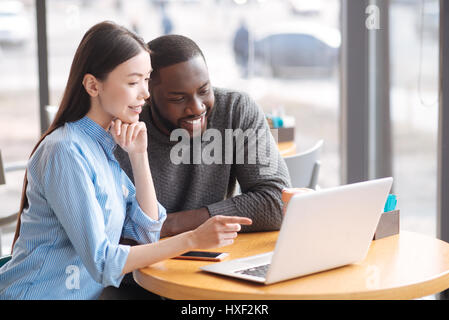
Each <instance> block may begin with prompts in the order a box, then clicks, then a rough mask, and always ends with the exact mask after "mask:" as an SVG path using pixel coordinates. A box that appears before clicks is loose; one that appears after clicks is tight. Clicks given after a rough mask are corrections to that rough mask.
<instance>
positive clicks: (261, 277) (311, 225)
mask: <svg viewBox="0 0 449 320" xmlns="http://www.w3.org/2000/svg"><path fill="white" fill-rule="evenodd" d="M392 184H393V178H391V177H389V178H383V179H376V180H370V181H365V182H359V183H354V184H348V185H343V186H339V187H335V188H329V189H322V190H319V191H315V192H310V193H303V194H298V195H295V196H293V197H292V198H291V199H290V201H289V203H288V206H287V211H286V213H285V216H284V220H283V222H282V226H281V230H280V231H279V236H278V240H277V242H276V246H275V249H274V251H272V252H267V253H263V254H259V255H255V256H250V257H246V258H240V259H234V260H229V261H224V262H219V263H215V264H209V265H206V266H203V267H201V268H200V269H201V270H204V271H207V272H212V273H216V274H220V275H225V276H230V277H234V278H239V279H244V280H250V281H255V282H259V283H263V284H271V283H276V282H279V281H284V280H288V279H292V278H296V277H300V276H304V275H308V274H312V273H316V272H320V271H324V270H329V269H333V268H337V267H341V266H344V265H348V264H352V263H356V262H359V261H361V260H363V259H364V258H365V257H366V255H367V253H368V249H369V246H370V244H371V241H372V240H373V236H374V233H375V231H376V228H377V224H378V222H379V219H380V216H381V214H382V211H383V208H384V205H385V201H386V200H387V196H388V193H389V192H390V189H391V185H392Z"/></svg>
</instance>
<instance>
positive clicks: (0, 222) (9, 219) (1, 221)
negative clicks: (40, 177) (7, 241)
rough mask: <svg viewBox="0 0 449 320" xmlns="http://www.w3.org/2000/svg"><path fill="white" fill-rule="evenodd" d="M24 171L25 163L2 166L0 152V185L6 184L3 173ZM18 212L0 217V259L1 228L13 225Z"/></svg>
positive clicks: (0, 246) (0, 244) (0, 248)
mask: <svg viewBox="0 0 449 320" xmlns="http://www.w3.org/2000/svg"><path fill="white" fill-rule="evenodd" d="M25 169H26V162H25V161H24V162H15V163H11V164H8V165H6V164H5V165H4V164H3V158H2V153H1V150H0V185H2V184H6V179H5V173H6V172H13V171H19V170H25ZM17 216H18V212H15V213H12V214H8V215H6V216H4V215H3V214H2V215H1V216H0V257H1V255H2V230H1V227H2V226H5V225H8V224H10V223H13V222H14V221H16V220H17Z"/></svg>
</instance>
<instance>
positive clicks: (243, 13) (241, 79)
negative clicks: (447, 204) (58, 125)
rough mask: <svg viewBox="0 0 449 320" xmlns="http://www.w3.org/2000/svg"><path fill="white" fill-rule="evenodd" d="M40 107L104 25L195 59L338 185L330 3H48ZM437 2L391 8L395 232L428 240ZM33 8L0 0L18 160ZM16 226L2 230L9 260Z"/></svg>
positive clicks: (395, 0)
mask: <svg viewBox="0 0 449 320" xmlns="http://www.w3.org/2000/svg"><path fill="white" fill-rule="evenodd" d="M46 7H47V36H48V69H49V70H48V71H49V89H50V90H49V91H50V104H52V105H58V104H59V102H60V99H61V97H62V92H63V90H64V87H65V84H66V81H67V76H68V73H69V69H70V65H71V62H72V58H73V55H74V53H75V50H76V48H77V46H78V44H79V42H80V40H81V37H82V36H83V34H84V33H85V32H86V31H87V30H88V29H89V28H90V27H91V26H92V25H94V24H95V23H97V22H100V21H103V20H113V21H115V22H117V23H119V24H122V25H124V26H126V27H128V28H130V29H132V30H134V31H135V32H136V33H138V34H139V35H140V36H142V37H143V38H144V39H145V41H147V42H148V41H150V40H152V39H153V38H155V37H157V36H160V35H162V34H167V33H176V34H183V35H186V36H188V37H190V38H192V39H193V40H194V41H195V42H197V44H198V45H199V46H200V48H201V49H202V50H203V52H204V54H205V57H206V60H207V64H208V67H209V72H210V76H211V80H212V83H213V85H214V86H218V87H227V88H232V89H237V90H242V91H246V92H248V93H249V94H250V95H251V96H252V97H253V98H254V99H255V100H256V101H257V102H258V104H259V105H260V107H261V108H262V109H263V110H264V111H265V112H266V113H267V114H268V113H276V112H282V113H284V114H287V115H289V116H292V117H294V120H295V121H294V125H295V142H296V146H297V150H298V151H299V152H301V151H303V150H306V149H308V148H310V147H312V146H313V145H314V144H315V143H316V142H317V141H318V140H320V139H323V140H324V148H323V150H322V153H321V172H320V176H319V181H318V184H319V185H320V186H321V187H322V188H326V187H332V186H336V185H339V184H341V179H340V177H341V161H340V159H341V155H340V143H341V141H340V129H339V128H340V62H339V61H340V60H339V55H340V47H341V23H340V20H341V18H340V11H341V2H340V1H339V0H323V1H319V0H313V1H312V0H178V1H177V0H171V1H162V0H159V1H156V0H153V1H150V0H127V1H123V0H94V1H89V0H85V1H83V0H47V1H46ZM438 19H439V6H438V0H391V1H390V10H389V23H390V40H389V44H390V84H391V86H390V108H391V119H392V158H393V175H394V178H395V193H396V194H398V205H399V208H400V209H401V229H405V230H410V231H416V232H421V233H426V234H429V235H434V236H435V235H436V220H437V219H436V174H437V173H436V171H437V157H436V150H437V123H438ZM38 80H39V78H38V58H37V40H36V8H35V1H34V0H22V1H9V0H8V1H6V0H0V150H1V153H2V155H3V159H4V161H5V162H6V163H13V162H16V161H24V160H26V159H28V157H29V154H30V152H31V150H32V148H33V146H34V145H35V143H36V142H37V140H38V138H39V136H40V126H39V91H38ZM23 174H24V173H23V171H21V172H20V171H19V172H12V173H8V174H7V176H6V181H7V184H6V185H4V186H0V215H1V214H3V212H4V213H5V214H6V213H11V212H13V211H14V210H17V209H18V207H19V200H20V193H21V188H22V181H23ZM14 226H15V224H14V223H12V224H11V225H9V226H3V227H2V231H3V237H2V239H3V241H2V246H3V253H6V252H9V250H10V246H11V241H12V233H13V230H14Z"/></svg>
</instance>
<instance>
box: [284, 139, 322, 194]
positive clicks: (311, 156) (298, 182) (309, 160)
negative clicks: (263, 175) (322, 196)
mask: <svg viewBox="0 0 449 320" xmlns="http://www.w3.org/2000/svg"><path fill="white" fill-rule="evenodd" d="M323 143H324V141H323V140H320V141H318V142H317V143H316V144H315V145H314V146H313V147H312V148H311V149H309V150H307V151H305V152H302V153H299V154H296V155H293V156H288V157H284V160H285V163H286V164H287V168H288V172H289V173H290V178H291V181H292V187H293V188H310V189H316V188H317V183H318V175H319V172H320V166H321V162H320V160H319V158H320V152H321V148H322V147H323Z"/></svg>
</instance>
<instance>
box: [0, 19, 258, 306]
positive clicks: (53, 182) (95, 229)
mask: <svg viewBox="0 0 449 320" xmlns="http://www.w3.org/2000/svg"><path fill="white" fill-rule="evenodd" d="M150 73H151V62H150V56H149V50H148V49H147V47H146V45H145V43H144V42H143V41H142V40H141V39H140V38H138V37H136V36H135V35H134V34H133V33H131V32H129V31H128V30H127V29H125V28H123V27H120V26H117V25H116V24H114V23H111V22H102V23H99V24H97V25H95V26H94V27H92V28H91V29H90V30H89V31H88V32H87V33H86V34H85V36H84V37H83V39H82V41H81V43H80V45H79V47H78V49H77V52H76V54H75V57H74V60H73V63H72V67H71V70H70V75H69V79H68V82H67V87H66V90H65V92H64V95H63V98H62V101H61V105H60V107H59V111H58V113H57V114H56V117H55V120H54V122H53V123H52V125H51V126H50V128H49V129H48V131H47V132H46V133H45V134H44V135H43V137H42V138H41V140H40V141H39V142H38V144H37V145H36V147H35V148H34V150H33V152H32V155H31V158H30V160H29V162H28V167H27V174H26V176H25V181H24V188H23V194H22V201H21V209H20V212H21V215H20V216H19V221H18V224H17V230H16V237H15V243H14V246H13V255H12V259H11V260H10V261H9V262H8V263H7V264H6V265H4V266H3V267H2V268H1V269H0V298H2V299H96V298H98V297H99V295H100V294H101V292H102V290H103V288H104V287H106V286H115V287H118V286H119V285H120V282H121V280H122V279H123V277H124V275H125V274H126V273H128V272H131V271H133V270H135V269H138V268H141V267H144V266H147V265H150V264H152V263H155V262H157V261H160V260H163V259H167V258H170V257H173V256H176V255H179V254H181V253H182V252H185V251H187V250H191V249H193V248H200V249H208V248H212V247H217V246H223V245H228V244H230V243H232V241H233V239H234V238H235V237H236V236H237V232H238V231H239V230H240V224H250V223H251V220H249V219H247V218H240V217H224V216H217V217H214V218H211V219H209V220H208V221H206V222H205V223H204V224H203V225H201V226H200V227H198V228H197V229H195V230H193V231H189V232H186V233H183V234H180V235H178V236H175V237H172V238H170V239H168V240H166V241H161V242H157V241H158V240H159V232H160V228H161V226H162V223H163V221H164V219H165V217H166V212H165V209H164V208H163V207H162V206H161V205H160V204H159V203H158V202H157V199H156V195H155V190H154V186H153V182H152V177H151V172H150V169H149V165H148V156H147V151H146V150H147V134H146V127H145V125H144V123H142V122H139V113H140V112H141V110H142V106H143V104H144V102H145V100H146V99H148V98H149V93H148V81H149V75H150ZM116 144H119V145H120V146H121V147H122V148H123V149H124V150H125V151H126V152H128V154H129V158H130V161H131V165H132V169H133V174H134V181H135V186H134V185H133V184H132V183H131V181H130V180H129V178H128V177H127V176H126V174H125V173H124V172H123V171H122V169H121V168H120V166H119V164H118V162H117V161H116V159H115V157H114V154H113V151H114V148H115V146H116ZM121 235H123V236H124V237H125V238H130V239H133V240H135V241H137V242H139V243H142V244H141V245H137V246H133V247H130V246H127V245H122V244H119V240H120V236H121Z"/></svg>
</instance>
